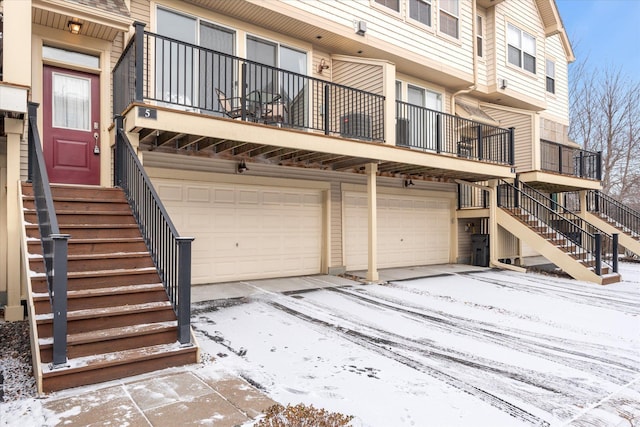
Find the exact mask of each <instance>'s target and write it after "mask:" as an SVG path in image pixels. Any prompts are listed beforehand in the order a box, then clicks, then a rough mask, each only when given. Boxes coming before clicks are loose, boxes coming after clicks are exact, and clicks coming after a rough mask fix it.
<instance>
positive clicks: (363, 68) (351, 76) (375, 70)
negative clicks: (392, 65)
mask: <svg viewBox="0 0 640 427" xmlns="http://www.w3.org/2000/svg"><path fill="white" fill-rule="evenodd" d="M331 72H332V74H333V82H334V83H338V84H341V85H345V86H350V87H352V88H355V89H360V90H364V91H366V92H371V93H375V94H377V95H382V94H383V85H384V81H383V71H382V66H381V65H372V64H363V63H358V62H355V61H345V60H334V61H333V70H332V71H331Z"/></svg>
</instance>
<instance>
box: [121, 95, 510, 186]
mask: <svg viewBox="0 0 640 427" xmlns="http://www.w3.org/2000/svg"><path fill="white" fill-rule="evenodd" d="M125 123H126V124H125V130H126V131H127V132H131V133H135V134H137V135H138V141H139V145H140V149H141V150H146V151H160V152H169V153H176V154H184V155H192V156H203V157H212V158H224V159H235V160H238V161H239V160H242V159H243V160H246V161H249V162H258V163H269V164H278V165H282V166H293V167H303V168H316V169H322V170H332V171H346V172H355V173H359V172H361V171H362V170H363V169H364V167H365V165H366V164H367V163H377V164H378V170H379V173H380V175H384V176H405V175H410V176H411V177H412V178H414V179H420V178H426V179H434V178H435V179H438V180H442V181H451V182H453V180H455V179H462V180H467V181H484V180H488V179H492V178H498V177H500V178H512V177H514V176H515V174H513V173H511V168H510V167H509V166H506V165H497V164H491V163H484V162H478V161H472V160H468V159H464V158H458V157H455V156H451V155H444V154H436V153H431V152H424V151H419V150H413V149H409V148H404V147H395V146H391V145H388V144H382V143H374V142H369V141H360V140H353V139H345V138H342V137H338V136H327V135H323V134H318V133H314V132H307V131H301V130H295V129H288V128H279V127H276V126H270V125H264V124H257V123H250V122H243V121H239V120H230V119H225V118H219V117H212V116H202V115H200V114H195V113H190V112H182V111H175V110H169V109H163V108H160V107H158V108H157V119H146V118H143V117H140V115H139V114H138V113H137V107H135V106H134V108H132V109H130V110H129V111H128V112H127V113H126V115H125Z"/></svg>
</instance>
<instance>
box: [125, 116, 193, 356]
mask: <svg viewBox="0 0 640 427" xmlns="http://www.w3.org/2000/svg"><path fill="white" fill-rule="evenodd" d="M115 126H116V144H115V155H114V159H115V160H114V181H115V182H114V184H115V185H116V186H117V187H120V188H122V189H123V190H124V192H125V194H126V196H127V200H128V201H129V205H130V206H131V210H132V211H133V215H134V216H135V218H136V221H137V222H138V226H139V227H140V230H141V232H142V237H143V238H144V241H145V243H146V244H147V247H148V248H149V251H150V252H151V257H152V258H153V262H154V264H155V266H156V268H157V269H158V274H159V275H160V278H161V280H162V283H163V285H164V288H165V290H166V291H167V295H168V297H169V300H170V301H171V303H172V305H173V309H174V311H175V312H176V316H177V318H178V341H180V343H181V344H189V343H190V342H191V335H190V334H191V331H190V316H191V242H192V241H193V238H192V237H180V235H179V234H178V232H177V230H176V228H175V226H174V225H173V223H172V222H171V219H170V218H169V215H168V214H167V211H166V210H165V208H164V206H163V205H162V202H161V201H160V197H158V194H157V193H156V191H155V189H154V188H153V185H152V184H151V180H150V179H149V177H148V176H147V174H146V173H145V171H144V168H143V167H142V164H141V163H140V160H139V159H138V156H137V155H136V153H135V151H134V150H133V147H132V146H131V143H130V142H129V140H128V138H127V136H126V134H125V132H124V129H123V118H122V116H117V117H116V123H115Z"/></svg>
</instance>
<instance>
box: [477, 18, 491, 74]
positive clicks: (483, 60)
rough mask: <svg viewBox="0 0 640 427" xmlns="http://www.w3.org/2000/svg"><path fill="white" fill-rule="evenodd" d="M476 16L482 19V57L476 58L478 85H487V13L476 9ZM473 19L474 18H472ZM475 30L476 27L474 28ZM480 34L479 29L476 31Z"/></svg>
mask: <svg viewBox="0 0 640 427" xmlns="http://www.w3.org/2000/svg"><path fill="white" fill-rule="evenodd" d="M476 16H480V17H482V27H483V28H482V29H483V31H482V33H481V35H482V57H480V56H479V57H478V83H479V84H481V85H486V84H487V64H488V62H487V42H488V38H487V35H488V34H489V33H488V31H487V13H486V10H485V9H484V8H481V7H478V8H477V10H476ZM474 19H475V18H474ZM476 28H477V27H476ZM476 31H478V32H479V33H480V29H479V28H477V30H476Z"/></svg>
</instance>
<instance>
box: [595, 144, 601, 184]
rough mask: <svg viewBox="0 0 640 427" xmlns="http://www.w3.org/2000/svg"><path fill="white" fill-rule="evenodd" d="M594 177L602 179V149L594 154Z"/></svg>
mask: <svg viewBox="0 0 640 427" xmlns="http://www.w3.org/2000/svg"><path fill="white" fill-rule="evenodd" d="M596 178H598V181H602V151H598V153H597V155H596Z"/></svg>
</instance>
